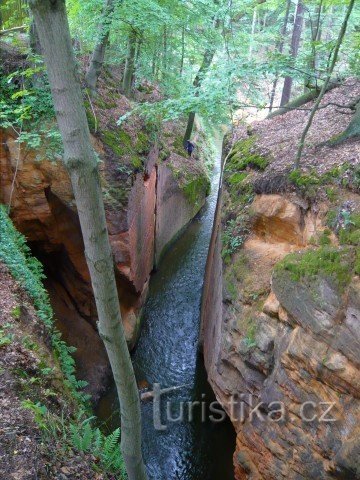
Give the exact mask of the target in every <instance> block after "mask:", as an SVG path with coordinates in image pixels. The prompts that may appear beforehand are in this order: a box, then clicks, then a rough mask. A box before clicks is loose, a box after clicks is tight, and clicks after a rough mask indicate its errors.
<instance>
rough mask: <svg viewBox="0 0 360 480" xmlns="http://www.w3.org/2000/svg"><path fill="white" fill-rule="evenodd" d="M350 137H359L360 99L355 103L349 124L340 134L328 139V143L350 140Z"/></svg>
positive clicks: (335, 143) (333, 143) (332, 144)
mask: <svg viewBox="0 0 360 480" xmlns="http://www.w3.org/2000/svg"><path fill="white" fill-rule="evenodd" d="M351 138H360V100H359V101H358V103H357V105H356V108H355V114H354V116H353V118H352V120H351V122H350V123H349V126H348V127H347V128H346V130H344V132H342V133H341V134H340V135H338V136H337V137H335V138H334V139H333V140H330V142H329V145H331V146H334V145H338V144H339V143H341V142H345V141H346V140H350V139H351Z"/></svg>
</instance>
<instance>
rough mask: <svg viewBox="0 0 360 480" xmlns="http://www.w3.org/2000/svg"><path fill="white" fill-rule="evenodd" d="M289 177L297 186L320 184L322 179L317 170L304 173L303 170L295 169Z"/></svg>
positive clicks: (305, 186)
mask: <svg viewBox="0 0 360 480" xmlns="http://www.w3.org/2000/svg"><path fill="white" fill-rule="evenodd" d="M289 179H290V181H291V182H292V183H293V184H294V185H296V186H297V187H304V188H307V187H309V186H312V185H319V184H320V179H319V177H318V175H317V174H316V173H315V172H312V173H302V172H301V170H293V171H292V172H291V173H290V174H289Z"/></svg>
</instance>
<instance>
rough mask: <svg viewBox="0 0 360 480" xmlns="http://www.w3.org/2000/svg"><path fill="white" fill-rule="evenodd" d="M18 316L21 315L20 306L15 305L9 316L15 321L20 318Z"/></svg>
mask: <svg viewBox="0 0 360 480" xmlns="http://www.w3.org/2000/svg"><path fill="white" fill-rule="evenodd" d="M20 315H21V308H20V305H16V307H14V308H13V309H12V310H11V316H12V317H13V318H15V319H16V320H17V319H18V318H20Z"/></svg>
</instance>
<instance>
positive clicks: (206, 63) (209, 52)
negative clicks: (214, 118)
mask: <svg viewBox="0 0 360 480" xmlns="http://www.w3.org/2000/svg"><path fill="white" fill-rule="evenodd" d="M214 55H215V49H213V48H207V49H206V51H205V53H204V58H203V61H202V64H201V66H200V68H199V71H198V73H197V74H196V77H195V79H194V82H193V86H194V88H195V96H196V97H198V96H199V88H200V87H201V83H202V80H203V78H204V75H205V74H206V72H207V70H208V69H209V67H210V65H211V62H212V60H213V58H214ZM194 120H195V112H190V113H189V117H188V121H187V125H186V130H185V135H184V138H183V145H184V147H185V145H186V141H187V140H190V137H191V133H192V130H193V127H194Z"/></svg>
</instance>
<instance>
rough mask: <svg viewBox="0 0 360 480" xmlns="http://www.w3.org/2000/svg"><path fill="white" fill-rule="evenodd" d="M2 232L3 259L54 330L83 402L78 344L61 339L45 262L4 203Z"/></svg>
mask: <svg viewBox="0 0 360 480" xmlns="http://www.w3.org/2000/svg"><path fill="white" fill-rule="evenodd" d="M0 232H1V235H0V260H1V261H2V262H4V263H5V265H7V267H8V268H9V270H10V272H11V274H12V275H13V277H14V278H15V279H16V280H18V281H19V282H20V283H21V285H22V286H23V287H24V288H25V290H26V291H27V293H28V294H29V296H30V298H31V299H32V300H33V302H34V306H35V309H36V312H37V315H38V317H39V318H40V319H41V320H42V321H43V322H44V325H45V327H46V329H47V331H48V332H49V334H50V337H51V343H52V347H53V350H54V353H55V356H56V358H57V359H58V360H59V363H60V366H61V369H62V371H63V373H64V375H65V384H66V386H67V387H68V388H69V390H70V391H71V392H72V394H73V396H74V397H75V398H77V399H78V400H79V401H81V402H83V401H84V400H85V399H86V396H85V395H84V394H83V393H81V392H80V389H81V388H82V387H83V386H84V384H85V383H84V382H83V381H78V380H76V378H75V363H74V359H73V358H72V356H71V353H72V352H73V351H74V348H73V347H69V346H68V345H67V344H66V343H65V342H64V341H63V340H62V339H61V334H60V332H59V331H58V330H57V329H56V328H55V326H54V318H53V311H52V308H51V305H50V301H49V296H48V294H47V292H46V290H45V288H44V286H43V283H42V281H43V279H44V278H45V277H44V273H43V269H42V265H41V263H40V262H39V261H38V260H37V259H36V258H34V257H33V256H32V255H31V252H30V249H29V247H28V246H27V245H26V240H25V238H24V237H23V236H22V235H21V234H20V233H19V232H18V231H17V230H16V229H15V228H14V226H13V224H12V222H11V221H10V219H9V218H8V216H7V214H6V212H5V208H4V207H3V206H0Z"/></svg>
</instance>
